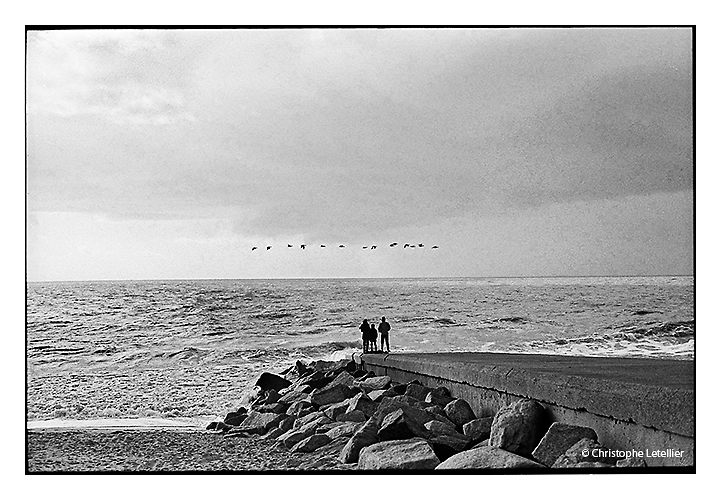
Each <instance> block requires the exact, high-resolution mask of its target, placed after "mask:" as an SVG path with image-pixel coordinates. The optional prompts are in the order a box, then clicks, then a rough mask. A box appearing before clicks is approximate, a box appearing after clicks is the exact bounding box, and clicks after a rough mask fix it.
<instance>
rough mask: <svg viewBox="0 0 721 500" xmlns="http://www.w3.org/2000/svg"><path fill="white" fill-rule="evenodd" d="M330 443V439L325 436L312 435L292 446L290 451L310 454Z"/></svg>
mask: <svg viewBox="0 0 721 500" xmlns="http://www.w3.org/2000/svg"><path fill="white" fill-rule="evenodd" d="M331 441H332V440H331V438H329V437H328V436H327V435H326V434H312V435H310V436H308V437H307V438H305V439H304V440H303V441H301V442H299V443H298V444H296V445H295V446H293V447H292V448H291V449H290V451H292V452H303V453H310V452H311V451H315V450H317V449H318V448H320V447H321V446H324V445H326V444H328V443H330V442H331Z"/></svg>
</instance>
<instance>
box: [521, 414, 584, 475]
mask: <svg viewBox="0 0 721 500" xmlns="http://www.w3.org/2000/svg"><path fill="white" fill-rule="evenodd" d="M583 438H588V439H590V440H592V441H597V440H598V436H597V435H596V431H594V430H593V429H591V428H590V427H580V426H578V425H568V424H561V423H559V422H554V423H552V424H551V427H549V428H548V430H547V431H546V434H545V435H544V436H543V438H542V439H541V442H539V443H538V446H536V449H535V450H533V453H532V454H531V455H532V456H533V458H534V459H535V460H536V461H537V462H541V463H542V464H544V465H546V466H548V467H550V466H552V465H553V464H554V462H555V461H556V460H557V459H558V457H560V456H561V455H563V454H564V453H566V450H568V449H569V448H570V447H571V446H573V445H574V444H576V443H578V442H579V441H580V440H581V439H583Z"/></svg>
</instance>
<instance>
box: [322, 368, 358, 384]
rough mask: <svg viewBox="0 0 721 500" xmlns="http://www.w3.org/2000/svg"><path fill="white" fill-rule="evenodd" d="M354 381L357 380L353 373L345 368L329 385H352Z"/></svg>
mask: <svg viewBox="0 0 721 500" xmlns="http://www.w3.org/2000/svg"><path fill="white" fill-rule="evenodd" d="M353 382H355V378H354V377H353V375H351V374H350V373H348V372H347V371H345V370H343V371H341V372H340V373H339V374H338V375H337V376H336V378H334V379H333V380H332V381H331V382H330V383H329V384H328V387H331V386H334V385H348V386H349V385H352V384H353Z"/></svg>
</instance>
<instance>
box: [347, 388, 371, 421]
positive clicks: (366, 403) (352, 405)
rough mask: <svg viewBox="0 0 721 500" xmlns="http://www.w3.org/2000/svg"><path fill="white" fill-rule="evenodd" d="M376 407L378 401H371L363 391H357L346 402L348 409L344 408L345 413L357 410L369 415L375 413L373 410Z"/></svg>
mask: <svg viewBox="0 0 721 500" xmlns="http://www.w3.org/2000/svg"><path fill="white" fill-rule="evenodd" d="M377 409H378V403H376V402H374V401H372V400H371V399H370V398H369V397H368V396H366V395H365V394H364V393H362V392H359V393H358V394H356V395H355V396H353V397H352V398H351V399H350V402H349V403H348V409H347V410H346V413H350V412H352V411H356V410H359V411H361V412H363V415H365V416H366V417H370V416H371V415H373V414H374V413H375V411H376V410H377Z"/></svg>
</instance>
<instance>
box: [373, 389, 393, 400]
mask: <svg viewBox="0 0 721 500" xmlns="http://www.w3.org/2000/svg"><path fill="white" fill-rule="evenodd" d="M397 395H398V394H396V393H395V391H394V390H393V389H378V390H377V391H370V392H369V393H368V397H369V398H370V400H371V401H376V402H377V401H380V400H381V399H383V398H385V397H389V398H390V397H393V396H397Z"/></svg>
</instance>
